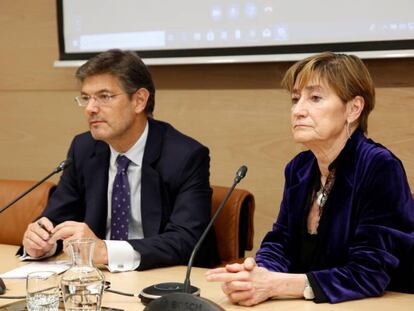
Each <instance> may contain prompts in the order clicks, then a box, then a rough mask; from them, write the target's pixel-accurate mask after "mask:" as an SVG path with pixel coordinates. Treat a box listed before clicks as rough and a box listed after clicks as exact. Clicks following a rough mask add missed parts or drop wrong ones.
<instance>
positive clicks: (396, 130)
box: [0, 0, 414, 248]
mask: <svg viewBox="0 0 414 311" xmlns="http://www.w3.org/2000/svg"><path fill="white" fill-rule="evenodd" d="M0 11H1V12H2V14H1V16H0V40H1V47H0V70H1V74H0V129H1V130H0V146H1V149H0V178H12V179H39V178H41V177H43V176H44V175H46V174H47V173H48V172H49V171H51V169H52V168H54V167H55V166H56V165H57V164H58V163H59V162H60V161H61V160H62V159H64V158H65V154H66V151H67V148H68V146H69V143H70V141H71V139H72V137H73V136H74V135H75V134H76V133H79V132H82V131H85V130H86V122H85V121H84V119H83V115H82V111H81V110H79V108H78V107H76V105H75V103H74V100H73V97H74V96H75V95H77V85H76V82H75V80H74V78H73V74H74V71H75V69H74V68H53V62H54V61H55V60H56V59H57V58H58V46H57V26H56V12H55V11H56V8H55V1H50V0H36V1H24V0H2V1H1V2H0ZM366 63H367V65H368V67H369V69H370V71H371V73H372V75H373V78H374V80H375V83H376V86H377V106H376V108H375V110H374V112H373V113H372V115H371V118H370V122H369V136H371V137H372V138H374V139H375V140H377V141H379V142H381V143H382V144H384V145H385V146H387V147H389V148H390V149H391V150H392V151H393V152H394V153H395V154H396V155H397V156H398V157H400V159H401V160H402V161H403V163H404V165H405V168H406V171H407V176H408V180H409V182H410V184H411V185H412V187H414V156H413V154H414V126H413V119H414V76H413V72H414V59H388V60H368V61H366ZM289 65H290V63H258V64H232V65H183V66H159V67H158V66H154V67H151V68H150V70H151V72H152V74H153V77H154V80H155V83H156V86H157V94H156V112H155V117H156V118H159V119H162V120H166V121H168V122H171V123H172V124H174V125H175V127H176V128H178V129H179V130H181V131H183V132H185V133H187V134H188V135H190V136H193V137H195V138H196V139H198V140H200V141H201V142H202V143H204V144H205V145H207V146H208V147H209V148H210V151H211V183H212V184H217V185H229V184H230V183H231V182H232V180H233V176H234V173H235V172H236V170H237V168H238V167H239V166H240V165H241V164H246V165H247V166H248V167H249V171H248V174H247V177H246V178H245V180H243V181H242V182H241V184H240V187H241V188H245V189H248V190H250V191H252V192H253V193H254V195H255V197H256V202H257V209H256V215H255V230H256V237H255V248H257V247H258V246H259V243H260V240H261V238H262V237H263V235H264V234H265V232H267V231H268V230H269V229H270V227H271V224H272V222H273V221H274V219H275V217H276V215H277V213H278V206H279V202H280V198H281V193H282V189H283V182H284V181H283V170H284V166H285V165H286V163H287V162H288V161H289V160H290V159H291V158H292V157H293V156H294V155H295V154H296V153H297V152H299V151H300V150H302V147H301V146H299V145H296V144H295V143H293V142H292V139H291V134H290V129H289V105H290V104H289V100H288V95H287V94H286V92H285V91H284V90H282V89H280V87H279V83H280V79H281V77H282V75H283V73H284V72H285V70H286V69H287V68H288V66H289ZM55 181H57V178H55ZM390 182H392V181H390ZM413 190H414V189H413Z"/></svg>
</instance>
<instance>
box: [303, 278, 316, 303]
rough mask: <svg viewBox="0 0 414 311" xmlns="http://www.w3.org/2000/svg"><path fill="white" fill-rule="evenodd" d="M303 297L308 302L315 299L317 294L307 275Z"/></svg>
mask: <svg viewBox="0 0 414 311" xmlns="http://www.w3.org/2000/svg"><path fill="white" fill-rule="evenodd" d="M303 297H305V299H306V300H312V299H315V294H314V293H313V289H312V287H311V286H310V284H309V280H308V277H307V276H306V275H305V288H304V289H303Z"/></svg>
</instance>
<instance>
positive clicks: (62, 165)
mask: <svg viewBox="0 0 414 311" xmlns="http://www.w3.org/2000/svg"><path fill="white" fill-rule="evenodd" d="M71 164H72V159H71V158H67V159H66V160H64V161H62V162H61V163H60V164H59V165H58V166H57V167H56V168H55V169H54V170H53V171H52V172H51V173H49V174H48V175H47V176H46V177H44V178H42V179H41V180H40V181H38V182H37V183H35V184H34V185H33V186H31V187H30V188H29V189H27V190H26V191H25V192H23V193H22V194H20V195H18V196H17V197H16V198H15V199H13V200H12V201H11V202H9V203H7V204H6V205H5V206H3V207H2V208H1V209H0V214H1V213H3V212H4V211H5V210H6V209H8V208H9V207H10V206H12V205H13V204H14V203H16V202H17V201H19V200H20V199H21V198H23V197H24V196H26V195H27V194H28V193H30V192H31V191H33V189H35V188H36V187H38V186H39V185H40V184H42V183H44V182H45V181H46V180H47V179H49V178H50V177H52V176H53V175H55V174H57V173H59V172H61V171H63V170H64V169H65V168H67V167H68V166H69V165H71ZM3 287H4V290H5V288H6V287H5V286H4V282H3V280H2V279H1V278H0V295H1V294H3V293H2V289H3ZM0 298H1V296H0Z"/></svg>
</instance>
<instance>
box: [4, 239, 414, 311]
mask: <svg viewBox="0 0 414 311" xmlns="http://www.w3.org/2000/svg"><path fill="white" fill-rule="evenodd" d="M16 251H17V246H14V245H2V244H0V274H2V273H4V272H7V271H9V270H11V269H13V268H16V267H18V266H21V265H25V264H27V263H26V262H21V261H19V260H18V258H17V257H16V256H15V255H14V254H15V253H16ZM186 269H187V268H186V267H185V266H175V267H169V268H159V269H153V270H148V271H139V272H138V271H130V272H122V273H110V272H108V271H105V270H103V272H104V275H105V279H106V280H107V281H110V282H111V288H112V289H114V290H120V291H125V292H128V293H139V292H140V291H141V289H143V288H144V287H146V286H149V285H152V284H156V283H161V282H182V281H184V277H185V273H186ZM206 271H207V269H202V268H193V269H192V274H191V283H192V285H194V286H197V287H199V288H200V289H201V296H202V297H204V298H207V299H210V300H212V301H214V302H215V303H217V304H219V305H220V306H222V307H223V308H224V309H225V310H246V311H247V310H290V311H324V310H338V311H345V310H346V311H353V310H355V311H360V310H363V311H364V310H367V311H368V310H370V311H371V310H375V311H385V310H398V311H405V310H407V311H412V310H414V295H410V294H402V293H395V292H386V293H385V294H384V295H383V296H382V297H377V298H367V299H362V300H355V301H349V302H343V303H339V304H327V303H324V304H316V303H314V302H312V301H306V300H302V299H283V300H282V299H280V300H270V301H267V302H264V303H262V304H259V305H257V306H255V307H253V308H251V307H242V306H238V305H233V304H231V303H229V302H228V301H227V298H226V296H225V295H224V294H223V293H222V291H221V288H220V284H218V283H210V282H207V281H206V280H205V277H204V274H205V272H206ZM4 282H5V284H6V287H7V291H6V293H5V294H4V295H7V296H14V295H16V296H17V295H19V296H22V295H25V280H23V279H4ZM11 302H13V300H9V299H1V296H0V310H1V309H2V307H4V306H5V305H7V304H9V303H11ZM102 305H103V306H105V307H111V308H117V309H123V310H126V311H129V310H131V311H132V310H134V311H136V310H143V309H144V308H145V306H144V305H143V304H142V303H141V302H140V300H139V298H136V297H127V296H121V295H117V294H113V293H109V292H105V293H104V295H103V302H102Z"/></svg>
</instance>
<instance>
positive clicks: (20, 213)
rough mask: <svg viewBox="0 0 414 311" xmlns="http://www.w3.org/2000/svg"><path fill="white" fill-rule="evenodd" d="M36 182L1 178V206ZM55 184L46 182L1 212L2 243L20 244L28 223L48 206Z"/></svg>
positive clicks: (0, 238)
mask: <svg viewBox="0 0 414 311" xmlns="http://www.w3.org/2000/svg"><path fill="white" fill-rule="evenodd" d="M34 184H35V182H34V181H28V180H6V179H0V208H2V207H3V206H6V204H8V203H9V202H11V201H12V200H13V199H14V198H16V197H17V196H18V195H20V194H21V193H23V192H24V191H26V190H27V189H29V188H30V187H31V186H33V185H34ZM55 187H56V186H55V185H54V184H53V183H51V182H45V183H43V184H41V185H40V186H38V187H37V188H35V189H34V190H33V191H32V192H30V193H29V194H27V195H26V196H25V197H23V198H22V199H20V200H19V201H17V202H16V203H15V204H13V205H12V206H10V207H9V208H8V209H6V210H5V211H4V212H3V213H1V214H0V243H2V244H13V245H20V244H21V242H22V238H23V234H24V232H25V231H26V228H27V225H28V224H29V223H31V222H33V221H34V220H35V219H36V218H37V217H38V216H39V215H40V213H41V212H42V211H43V209H44V208H45V207H46V204H47V201H48V199H49V196H50V194H51V193H52V192H53V191H54V189H55Z"/></svg>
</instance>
